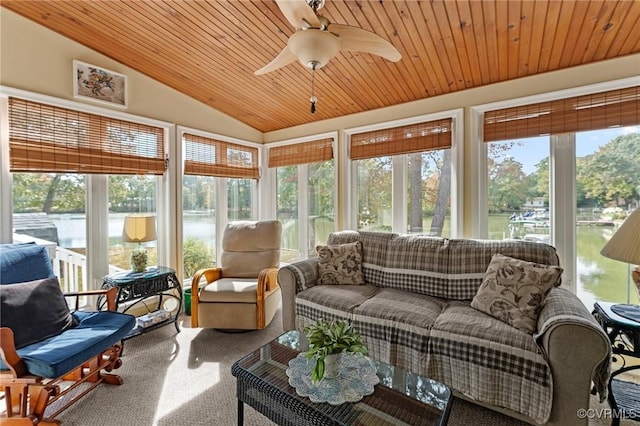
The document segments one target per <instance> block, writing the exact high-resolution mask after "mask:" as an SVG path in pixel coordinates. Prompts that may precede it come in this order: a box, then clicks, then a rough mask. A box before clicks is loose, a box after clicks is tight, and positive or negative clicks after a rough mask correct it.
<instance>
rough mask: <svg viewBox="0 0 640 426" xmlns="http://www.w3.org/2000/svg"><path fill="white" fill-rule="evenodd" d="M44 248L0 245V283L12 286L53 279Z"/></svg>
mask: <svg viewBox="0 0 640 426" xmlns="http://www.w3.org/2000/svg"><path fill="white" fill-rule="evenodd" d="M54 276H55V275H54V273H53V268H52V266H51V260H50V259H49V254H48V253H47V248H46V247H45V246H40V245H37V244H35V243H22V244H0V283H1V284H14V283H23V282H27V281H34V280H40V279H43V278H51V277H54Z"/></svg>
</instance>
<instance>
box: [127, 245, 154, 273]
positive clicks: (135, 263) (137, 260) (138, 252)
mask: <svg viewBox="0 0 640 426" xmlns="http://www.w3.org/2000/svg"><path fill="white" fill-rule="evenodd" d="M148 260H149V256H148V255H147V250H145V249H143V248H137V249H134V250H133V251H132V252H131V259H130V265H131V269H132V270H133V272H144V271H146V269H147V262H148Z"/></svg>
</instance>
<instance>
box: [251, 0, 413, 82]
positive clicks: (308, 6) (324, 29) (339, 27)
mask: <svg viewBox="0 0 640 426" xmlns="http://www.w3.org/2000/svg"><path fill="white" fill-rule="evenodd" d="M324 2H325V0H276V3H277V4H278V7H279V8H280V10H281V11H282V13H283V14H284V16H285V18H286V19H287V21H289V22H290V23H291V25H293V26H294V27H295V28H296V32H295V33H294V34H293V35H292V36H291V37H289V40H288V42H287V45H286V46H285V48H284V49H283V50H282V51H281V52H280V53H279V54H278V56H276V58H275V59H274V60H272V61H271V62H269V63H268V64H267V65H265V66H264V67H262V68H260V69H259V70H257V71H256V72H255V74H256V75H260V74H265V73H268V72H271V71H274V70H277V69H278V68H282V67H284V66H285V65H288V64H290V63H291V62H293V61H295V60H298V61H299V62H300V63H301V64H302V65H304V66H305V67H307V68H310V69H311V70H313V71H315V70H317V69H319V68H322V67H323V66H325V65H326V64H327V62H329V61H330V60H331V58H333V57H334V56H336V55H337V54H338V52H339V51H340V50H347V51H358V52H365V53H371V54H373V55H377V56H381V57H383V58H385V59H388V60H390V61H393V62H397V61H399V60H400V58H401V55H400V52H398V50H397V49H396V48H395V47H394V46H393V45H392V44H391V43H389V42H388V41H387V40H385V39H384V38H382V37H380V36H379V35H377V34H375V33H372V32H370V31H367V30H364V29H362V28H358V27H353V26H350V25H343V24H333V23H331V22H329V20H328V19H327V18H325V17H324V16H321V15H318V10H320V9H321V8H322V7H323V6H324Z"/></svg>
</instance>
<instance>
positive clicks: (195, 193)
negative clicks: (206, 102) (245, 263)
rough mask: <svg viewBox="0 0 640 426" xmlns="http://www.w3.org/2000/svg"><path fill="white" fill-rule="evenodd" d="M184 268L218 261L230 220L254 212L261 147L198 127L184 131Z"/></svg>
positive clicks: (250, 216) (185, 270)
mask: <svg viewBox="0 0 640 426" xmlns="http://www.w3.org/2000/svg"><path fill="white" fill-rule="evenodd" d="M182 142H183V159H184V176H183V180H182V210H183V212H182V234H183V239H182V244H183V250H182V252H183V274H184V277H185V278H188V277H192V276H193V274H194V273H195V272H196V271H197V270H199V269H201V268H205V267H207V268H210V267H214V266H215V265H216V263H217V253H218V251H219V250H218V247H219V238H221V237H222V233H219V232H217V230H218V229H222V228H223V227H224V226H225V225H226V223H227V221H231V220H252V219H254V217H255V210H256V209H255V204H256V192H257V188H256V181H257V179H258V177H259V169H258V149H257V148H254V147H250V146H246V145H242V144H239V143H232V142H228V141H224V140H221V139H220V138H214V137H211V136H208V135H196V134H195V132H193V133H192V132H189V131H185V132H183V133H182Z"/></svg>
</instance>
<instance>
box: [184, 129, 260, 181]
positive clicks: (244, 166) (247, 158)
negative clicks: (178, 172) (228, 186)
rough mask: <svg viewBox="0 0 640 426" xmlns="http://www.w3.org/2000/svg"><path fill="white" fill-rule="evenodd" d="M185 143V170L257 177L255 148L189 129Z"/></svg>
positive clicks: (234, 176)
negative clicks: (199, 133) (191, 132)
mask: <svg viewBox="0 0 640 426" xmlns="http://www.w3.org/2000/svg"><path fill="white" fill-rule="evenodd" d="M183 140H184V143H185V156H184V174H185V175H196V176H216V177H226V178H246V179H258V178H259V177H260V170H259V168H258V148H252V147H249V146H244V145H239V144H235V143H230V142H224V141H220V140H217V139H213V138H208V137H204V136H196V135H192V134H189V133H185V134H184V135H183Z"/></svg>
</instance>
